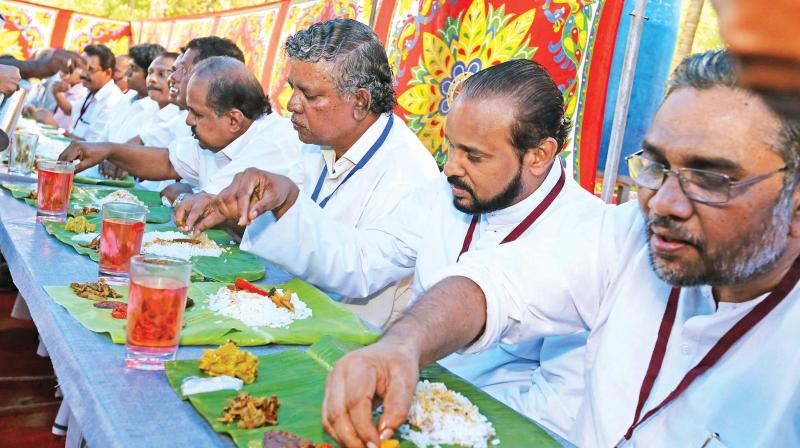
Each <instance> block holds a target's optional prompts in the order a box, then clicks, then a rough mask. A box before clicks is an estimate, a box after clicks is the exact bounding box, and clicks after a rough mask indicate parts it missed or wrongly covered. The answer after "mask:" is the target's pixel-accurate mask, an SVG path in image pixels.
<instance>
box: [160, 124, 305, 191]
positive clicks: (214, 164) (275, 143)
mask: <svg viewBox="0 0 800 448" xmlns="http://www.w3.org/2000/svg"><path fill="white" fill-rule="evenodd" d="M300 146H301V142H300V140H299V139H298V138H297V133H296V132H295V131H294V129H293V128H292V125H291V123H290V122H289V120H288V119H286V118H283V117H281V116H280V115H278V114H269V115H264V116H263V117H261V118H259V119H258V120H256V121H254V122H253V123H252V124H251V125H250V127H249V128H248V129H247V131H245V133H244V134H242V135H240V136H239V137H238V138H237V139H236V140H234V141H232V142H231V143H230V144H229V145H228V146H226V147H225V148H223V149H222V150H220V151H217V152H212V151H209V150H207V149H203V148H201V147H200V144H199V143H198V141H197V140H196V139H195V138H194V137H183V138H180V139H178V140H176V141H174V142H172V143H170V145H169V160H170V162H171V163H172V166H173V168H174V169H175V171H176V172H177V173H178V175H180V176H181V179H183V180H184V181H186V182H187V183H188V184H190V185H192V187H195V188H199V189H201V190H203V191H205V192H207V193H211V194H218V193H219V192H220V191H222V190H223V189H225V188H226V187H227V186H228V185H230V183H231V181H232V180H233V176H235V175H236V174H237V173H239V172H242V171H244V170H245V169H247V168H250V167H255V168H258V169H262V170H266V171H270V172H273V173H277V174H281V175H284V176H286V177H288V178H290V179H292V180H293V181H294V182H295V183H301V182H302V181H303V164H302V161H301V159H300V157H299V155H300Z"/></svg>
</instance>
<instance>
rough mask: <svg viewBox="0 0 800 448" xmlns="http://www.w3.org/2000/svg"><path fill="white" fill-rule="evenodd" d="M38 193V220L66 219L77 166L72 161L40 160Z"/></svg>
mask: <svg viewBox="0 0 800 448" xmlns="http://www.w3.org/2000/svg"><path fill="white" fill-rule="evenodd" d="M38 171H39V172H38V178H39V182H38V186H37V192H38V193H37V194H36V215H37V220H40V221H41V220H46V221H64V220H65V219H66V217H67V207H68V206H69V193H70V191H71V190H72V177H73V175H74V174H75V166H74V165H73V164H72V163H71V162H59V161H54V160H40V161H39V165H38Z"/></svg>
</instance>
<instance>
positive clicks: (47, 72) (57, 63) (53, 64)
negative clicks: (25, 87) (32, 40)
mask: <svg viewBox="0 0 800 448" xmlns="http://www.w3.org/2000/svg"><path fill="white" fill-rule="evenodd" d="M35 63H36V73H35V74H34V75H33V76H35V77H37V78H47V77H48V76H52V75H55V74H56V73H58V72H59V71H62V72H67V71H69V69H70V66H72V67H83V66H84V65H86V64H85V62H83V59H81V57H80V56H79V55H78V54H77V53H74V52H72V51H67V50H64V49H63V48H56V49H54V50H53V52H52V53H50V54H49V55H47V56H45V57H43V58H41V59H37V60H36V61H35Z"/></svg>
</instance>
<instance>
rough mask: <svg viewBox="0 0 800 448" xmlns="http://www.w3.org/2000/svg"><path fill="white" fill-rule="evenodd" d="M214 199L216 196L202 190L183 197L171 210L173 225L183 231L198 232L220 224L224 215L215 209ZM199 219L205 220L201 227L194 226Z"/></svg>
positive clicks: (223, 219) (223, 220)
mask: <svg viewBox="0 0 800 448" xmlns="http://www.w3.org/2000/svg"><path fill="white" fill-rule="evenodd" d="M216 199H217V197H216V196H214V195H212V194H208V193H206V192H204V191H201V192H199V193H195V194H192V195H189V196H186V197H184V199H183V200H182V201H181V202H180V204H178V205H177V206H176V207H175V210H173V212H172V219H173V221H175V225H176V226H178V227H179V228H180V229H181V230H183V231H184V232H188V231H195V232H196V233H200V232H202V231H203V230H205V229H207V228H210V227H213V226H215V225H218V224H222V223H223V222H225V217H224V216H222V215H221V214H220V213H219V212H218V211H217V209H216V206H215V201H216ZM200 220H203V221H205V226H204V228H203V229H199V228H195V225H196V224H197V223H198V221H200Z"/></svg>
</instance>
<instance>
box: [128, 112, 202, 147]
mask: <svg viewBox="0 0 800 448" xmlns="http://www.w3.org/2000/svg"><path fill="white" fill-rule="evenodd" d="M167 108H169V109H167ZM165 109H166V110H167V112H165V113H169V114H171V116H168V117H164V119H163V120H160V121H159V123H157V124H154V125H153V126H150V127H149V128H147V129H142V130H141V132H140V133H139V138H140V139H142V145H144V146H150V147H153V148H167V147H169V144H170V143H172V142H173V141H175V140H177V139H179V138H182V137H191V136H192V128H190V127H189V125H188V124H186V116H187V115H189V112H187V111H185V110H180V109H178V106H175V105H174V104H170V105H169V106H167V107H165V108H164V109H161V110H162V111H164V110H165Z"/></svg>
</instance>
